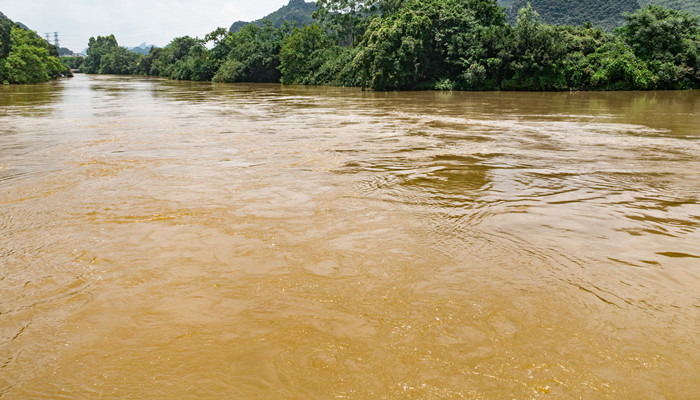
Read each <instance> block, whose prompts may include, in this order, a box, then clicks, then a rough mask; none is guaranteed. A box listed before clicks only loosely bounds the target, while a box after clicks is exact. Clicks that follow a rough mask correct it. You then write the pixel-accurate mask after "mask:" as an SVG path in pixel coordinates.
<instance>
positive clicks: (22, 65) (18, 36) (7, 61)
mask: <svg viewBox="0 0 700 400" xmlns="http://www.w3.org/2000/svg"><path fill="white" fill-rule="evenodd" d="M70 74H71V72H70V70H69V69H68V68H66V67H65V66H64V65H62V64H61V61H60V60H59V59H58V50H57V49H56V46H53V45H50V44H49V43H47V42H46V40H44V39H42V38H41V37H39V35H37V34H36V32H34V31H31V30H27V29H24V28H22V27H20V26H19V25H17V24H16V23H14V22H12V21H11V20H9V19H7V18H0V83H2V84H10V83H19V84H27V83H40V82H46V81H49V80H51V79H55V78H58V77H60V76H70Z"/></svg>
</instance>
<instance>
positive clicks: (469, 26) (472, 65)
mask: <svg viewBox="0 0 700 400" xmlns="http://www.w3.org/2000/svg"><path fill="white" fill-rule="evenodd" d="M317 6H318V10H319V11H318V12H317V14H316V17H317V22H316V23H313V24H310V25H307V26H304V27H292V26H291V25H290V24H289V23H285V24H283V25H282V26H280V27H276V26H274V25H273V24H272V23H271V22H269V21H268V22H266V23H264V24H263V25H262V26H259V25H256V24H250V25H246V26H245V27H243V28H242V29H241V30H240V31H238V32H229V31H227V30H225V29H223V28H219V29H217V30H216V31H214V32H212V33H210V34H209V35H207V37H206V38H204V39H197V38H191V37H180V38H176V39H174V40H173V41H172V42H171V43H170V44H169V45H168V46H166V47H165V48H162V49H152V50H151V52H150V53H149V54H148V55H147V56H138V55H132V56H129V57H121V56H120V55H121V52H120V50H118V49H121V48H119V47H118V46H117V43H116V39H114V37H113V36H110V37H98V38H97V39H91V42H90V48H89V50H88V57H87V59H86V60H85V65H84V67H83V69H84V70H85V71H87V72H98V73H134V72H135V71H137V72H138V73H141V74H149V75H158V76H163V77H168V78H171V79H185V80H207V81H208V80H213V81H216V82H282V83H285V84H306V85H340V86H358V87H368V88H372V89H375V90H415V89H439V90H452V89H456V90H643V89H685V88H699V87H700V25H699V24H698V18H697V17H694V16H692V15H691V14H688V13H686V12H682V11H676V10H670V9H665V8H661V7H657V6H649V7H647V8H644V9H641V10H638V11H636V12H634V13H631V14H625V21H626V22H625V24H624V25H623V27H622V28H619V29H618V30H616V31H615V32H614V33H610V32H606V31H605V30H603V29H600V28H596V27H594V26H593V25H591V24H583V25H582V26H571V25H565V26H556V25H550V24H546V23H544V22H543V21H542V19H541V17H540V15H539V14H538V13H537V12H536V11H535V9H534V8H533V7H531V6H530V5H529V4H528V5H527V6H526V7H523V8H522V9H520V11H519V12H518V16H517V19H516V21H515V23H514V24H509V23H508V22H507V18H506V14H505V12H504V9H503V8H501V7H499V6H498V3H497V2H496V0H384V1H378V0H320V1H319V2H318V3H317ZM207 44H209V45H208V46H207ZM107 71H112V72H107Z"/></svg>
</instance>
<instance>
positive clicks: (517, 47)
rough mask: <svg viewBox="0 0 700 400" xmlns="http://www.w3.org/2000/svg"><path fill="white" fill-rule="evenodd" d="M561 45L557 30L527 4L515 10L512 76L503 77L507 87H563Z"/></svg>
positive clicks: (564, 82) (522, 88) (503, 84)
mask: <svg viewBox="0 0 700 400" xmlns="http://www.w3.org/2000/svg"><path fill="white" fill-rule="evenodd" d="M565 51H566V49H565V47H564V41H563V37H562V35H561V32H559V31H558V30H557V29H556V28H555V27H554V26H552V25H547V24H544V23H542V21H541V19H540V17H539V14H537V11H535V10H534V9H533V8H532V7H531V6H530V5H529V4H528V5H527V6H526V7H525V8H523V9H521V10H520V12H519V13H518V22H517V23H516V24H515V27H514V28H513V40H512V61H511V63H510V69H511V73H512V77H511V78H509V79H507V80H505V81H503V83H502V87H503V88H504V89H509V90H562V89H566V76H565V75H564V71H565V69H564V63H565V61H564V56H565Z"/></svg>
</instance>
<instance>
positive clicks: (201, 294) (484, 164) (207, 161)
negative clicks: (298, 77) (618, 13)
mask: <svg viewBox="0 0 700 400" xmlns="http://www.w3.org/2000/svg"><path fill="white" fill-rule="evenodd" d="M0 232H1V236H0V398H2V399H29V398H31V399H58V398H65V399H147V398H153V399H156V398H158V399H215V398H216V399H461V398H466V399H481V398H483V399H545V398H553V399H554V398H556V399H574V398H575V399H578V398H583V399H594V398H595V399H598V398H611V399H612V398H614V399H618V398H630V399H686V398H697V397H698V396H700V92H698V91H694V92H692V91H691V92H624V93H623V92H619V93H444V92H418V93H373V92H362V91H359V90H356V89H342V88H315V87H285V86H280V85H245V84H242V85H228V84H212V83H191V82H184V83H183V82H172V81H167V80H160V79H148V78H137V77H113V76H85V75H78V76H76V77H75V78H73V79H70V80H62V81H59V82H53V83H48V84H42V85H35V86H3V87H0Z"/></svg>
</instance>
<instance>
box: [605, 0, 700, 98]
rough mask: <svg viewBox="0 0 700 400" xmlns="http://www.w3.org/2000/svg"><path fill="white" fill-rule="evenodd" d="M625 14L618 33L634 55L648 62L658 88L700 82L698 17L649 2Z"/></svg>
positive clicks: (681, 86) (680, 86) (679, 86)
mask: <svg viewBox="0 0 700 400" xmlns="http://www.w3.org/2000/svg"><path fill="white" fill-rule="evenodd" d="M625 18H626V19H627V23H626V24H625V25H624V26H622V27H621V28H620V29H619V30H618V34H619V35H620V37H621V38H622V39H623V40H624V41H625V43H627V45H629V46H630V47H631V48H632V50H633V51H634V54H635V55H636V56H637V57H639V58H640V59H642V60H644V61H646V62H647V63H648V64H649V66H650V68H651V70H652V71H653V72H654V73H655V74H656V75H657V78H658V82H657V86H658V87H659V88H663V89H683V88H693V87H698V86H700V24H699V22H698V21H699V18H698V17H695V16H692V15H690V14H688V13H686V12H683V11H676V10H670V9H665V8H661V7H658V6H653V5H652V6H649V7H647V8H644V9H641V10H639V11H637V12H635V13H633V14H626V15H625Z"/></svg>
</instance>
